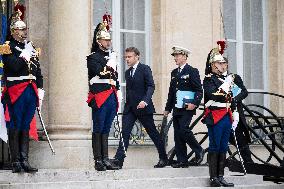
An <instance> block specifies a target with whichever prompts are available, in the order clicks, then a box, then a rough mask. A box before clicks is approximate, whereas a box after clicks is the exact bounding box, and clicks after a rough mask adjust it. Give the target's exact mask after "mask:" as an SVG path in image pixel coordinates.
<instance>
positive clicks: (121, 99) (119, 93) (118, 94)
mask: <svg viewBox="0 0 284 189" xmlns="http://www.w3.org/2000/svg"><path fill="white" fill-rule="evenodd" d="M117 100H118V102H120V103H121V102H122V101H123V96H122V93H121V91H120V90H118V91H117Z"/></svg>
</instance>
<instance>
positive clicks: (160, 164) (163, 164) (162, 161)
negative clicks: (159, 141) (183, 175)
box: [154, 159, 168, 168]
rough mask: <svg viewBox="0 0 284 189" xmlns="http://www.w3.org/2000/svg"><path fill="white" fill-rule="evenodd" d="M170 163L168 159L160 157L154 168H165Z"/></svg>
mask: <svg viewBox="0 0 284 189" xmlns="http://www.w3.org/2000/svg"><path fill="white" fill-rule="evenodd" d="M167 165H168V160H167V159H160V160H159V162H158V163H157V164H156V165H154V168H163V167H166V166H167Z"/></svg>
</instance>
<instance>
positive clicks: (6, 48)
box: [0, 41, 12, 55]
mask: <svg viewBox="0 0 284 189" xmlns="http://www.w3.org/2000/svg"><path fill="white" fill-rule="evenodd" d="M9 43H10V41H6V42H5V43H4V44H3V45H0V54H1V55H3V54H11V53H12V51H11V49H10V45H9Z"/></svg>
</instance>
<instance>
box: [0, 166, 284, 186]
mask: <svg viewBox="0 0 284 189" xmlns="http://www.w3.org/2000/svg"><path fill="white" fill-rule="evenodd" d="M239 175H241V174H238V175H236V173H232V172H229V171H227V170H226V179H227V180H228V181H230V182H233V183H235V187H236V188H260V189H268V188H273V189H280V188H282V189H283V188H284V184H275V183H272V182H264V181H263V180H262V176H259V175H246V176H239ZM208 186H209V183H208V167H206V166H204V167H190V168H184V169H174V168H170V167H168V168H163V169H154V168H149V169H122V170H119V171H106V172H97V171H95V170H94V169H90V170H63V169H58V170H54V169H41V170H39V172H37V173H35V174H28V173H20V174H13V173H11V171H8V170H2V171H0V189H81V188H84V189H85V188H86V189H168V188H175V189H189V188H204V187H208Z"/></svg>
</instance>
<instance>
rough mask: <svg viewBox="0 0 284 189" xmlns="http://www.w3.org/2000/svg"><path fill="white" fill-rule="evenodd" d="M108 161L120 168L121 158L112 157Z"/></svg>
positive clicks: (121, 164)
mask: <svg viewBox="0 0 284 189" xmlns="http://www.w3.org/2000/svg"><path fill="white" fill-rule="evenodd" d="M109 161H110V162H111V163H112V164H114V165H116V166H117V167H118V168H119V169H122V166H123V162H122V161H121V160H118V159H116V158H114V159H109Z"/></svg>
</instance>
